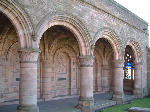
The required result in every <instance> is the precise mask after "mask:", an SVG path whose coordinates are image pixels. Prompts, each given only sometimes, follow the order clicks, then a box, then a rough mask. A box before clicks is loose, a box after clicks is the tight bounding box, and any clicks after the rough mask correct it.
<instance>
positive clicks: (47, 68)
mask: <svg viewBox="0 0 150 112" xmlns="http://www.w3.org/2000/svg"><path fill="white" fill-rule="evenodd" d="M51 72H52V71H51V63H50V61H49V60H42V98H43V99H44V100H48V99H50V98H51V97H52V96H51Z"/></svg>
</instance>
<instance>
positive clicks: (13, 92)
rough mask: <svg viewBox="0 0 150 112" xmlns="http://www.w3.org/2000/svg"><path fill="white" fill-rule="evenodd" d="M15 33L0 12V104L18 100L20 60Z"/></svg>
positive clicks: (8, 21)
mask: <svg viewBox="0 0 150 112" xmlns="http://www.w3.org/2000/svg"><path fill="white" fill-rule="evenodd" d="M18 40H19V39H18V36H17V32H16V30H15V28H14V26H13V25H12V23H11V22H10V20H9V19H8V18H7V17H6V16H5V15H4V14H3V13H1V12H0V83H1V84H0V102H4V101H11V100H18V99H19V81H20V59H19V53H18V50H19V42H18Z"/></svg>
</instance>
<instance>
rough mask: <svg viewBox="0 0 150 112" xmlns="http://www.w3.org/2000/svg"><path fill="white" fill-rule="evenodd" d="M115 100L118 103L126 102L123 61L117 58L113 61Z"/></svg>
mask: <svg viewBox="0 0 150 112" xmlns="http://www.w3.org/2000/svg"><path fill="white" fill-rule="evenodd" d="M113 67H114V69H113V72H114V74H113V86H114V87H113V100H115V101H116V102H117V104H122V103H124V91H123V74H124V71H123V61H122V60H115V61H113Z"/></svg>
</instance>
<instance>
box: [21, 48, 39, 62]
mask: <svg viewBox="0 0 150 112" xmlns="http://www.w3.org/2000/svg"><path fill="white" fill-rule="evenodd" d="M39 53H40V50H39V49H21V50H19V54H20V60H21V62H22V63H23V62H27V63H31V62H33V63H34V62H37V59H38V56H39Z"/></svg>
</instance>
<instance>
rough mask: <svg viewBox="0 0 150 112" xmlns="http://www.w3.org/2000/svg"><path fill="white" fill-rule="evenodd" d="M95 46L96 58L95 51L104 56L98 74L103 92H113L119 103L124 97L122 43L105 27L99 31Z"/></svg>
mask: <svg viewBox="0 0 150 112" xmlns="http://www.w3.org/2000/svg"><path fill="white" fill-rule="evenodd" d="M93 45H94V50H93V51H94V55H95V56H96V57H97V54H96V52H95V51H98V50H99V51H100V52H102V53H99V54H98V55H102V56H101V57H102V58H101V59H99V60H98V61H99V62H100V63H101V64H100V66H99V67H98V68H100V69H101V72H98V74H96V75H98V76H100V77H99V78H98V79H99V81H101V85H100V86H101V91H103V92H108V91H113V99H114V100H116V101H117V100H118V97H120V98H122V97H123V79H122V75H123V74H122V73H123V52H122V42H121V40H120V38H119V37H118V35H117V34H116V33H115V31H113V30H112V29H110V28H106V27H104V28H101V29H99V30H98V32H97V33H96V35H95V37H94V39H93ZM98 46H99V47H98ZM97 48H100V49H97ZM101 60H102V61H101ZM98 68H97V69H98ZM118 88H119V89H118ZM119 100H121V99H119ZM119 102H120V101H119Z"/></svg>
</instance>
